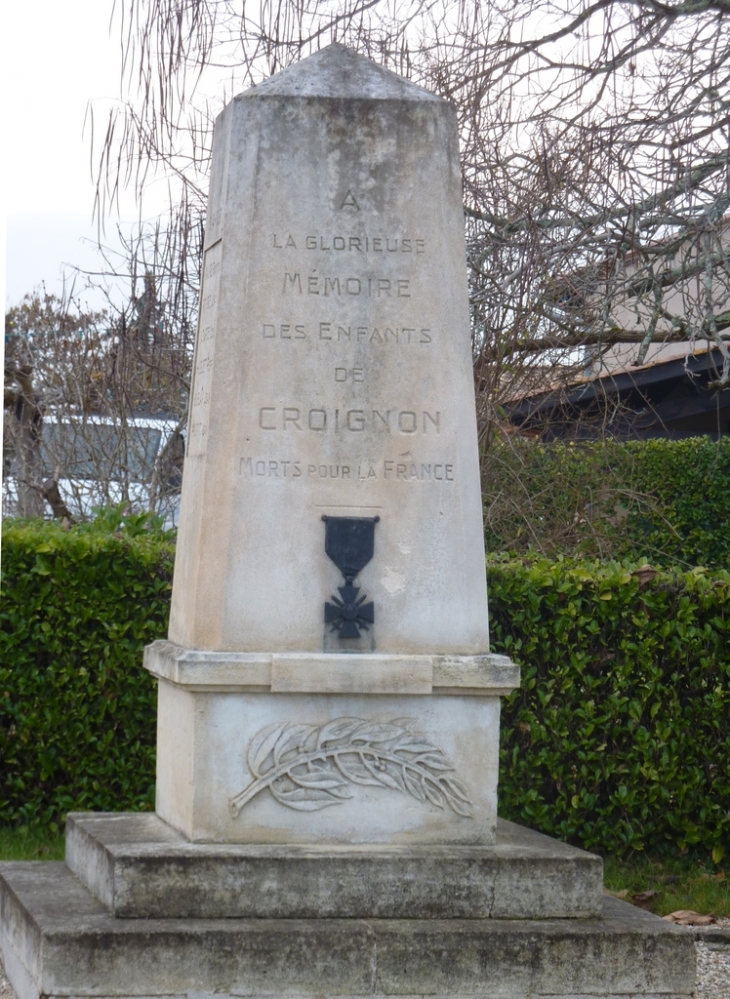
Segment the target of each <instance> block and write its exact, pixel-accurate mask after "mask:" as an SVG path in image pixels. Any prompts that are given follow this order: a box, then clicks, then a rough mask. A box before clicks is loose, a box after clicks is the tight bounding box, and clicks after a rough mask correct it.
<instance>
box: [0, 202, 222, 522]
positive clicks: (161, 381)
mask: <svg viewBox="0 0 730 999" xmlns="http://www.w3.org/2000/svg"><path fill="white" fill-rule="evenodd" d="M201 236H202V227H201V225H200V222H199V220H197V221H196V219H195V218H194V216H193V215H192V214H191V213H190V212H187V210H186V208H185V206H184V205H183V207H182V210H181V211H179V213H178V214H177V215H176V216H174V217H173V219H172V224H171V225H169V226H167V227H165V226H163V225H162V224H161V223H160V222H158V223H156V224H155V225H153V226H151V227H149V228H148V229H146V230H143V231H141V232H138V233H137V234H136V235H135V236H134V237H126V238H123V237H121V236H120V245H119V248H118V250H116V251H115V252H114V253H112V252H111V251H110V250H109V249H107V250H106V251H105V262H104V264H103V265H102V272H103V273H102V275H100V276H97V278H96V279H95V280H97V283H98V285H99V288H101V287H103V285H104V282H105V281H107V278H108V277H110V276H112V275H113V277H114V280H115V281H116V282H117V283H118V281H119V279H120V278H122V277H123V278H124V279H125V280H126V281H127V282H128V285H127V286H128V287H129V288H130V295H129V299H128V300H127V302H126V303H125V304H124V305H123V306H119V305H116V304H115V299H114V297H113V296H112V289H110V288H109V287H108V283H107V290H108V291H109V295H110V297H109V305H108V307H107V308H106V309H104V310H102V311H98V312H94V313H89V312H85V311H84V310H83V309H82V308H81V307H80V305H79V303H78V301H76V300H74V298H73V297H71V298H70V299H69V300H62V299H59V298H57V297H56V296H53V295H48V294H45V293H35V294H32V295H27V296H26V297H25V299H24V301H23V302H22V303H21V304H20V305H19V306H17V307H15V308H13V309H11V310H10V311H9V312H8V313H7V315H6V320H5V338H6V344H7V359H6V364H5V392H4V412H5V421H4V422H5V428H6V434H5V442H4V456H3V457H4V466H5V472H6V478H5V489H4V495H3V506H4V512H5V513H6V514H16V515H20V516H24V517H28V516H43V515H44V513H46V512H47V510H48V509H50V511H51V512H52V513H53V515H54V516H56V517H59V518H65V519H68V520H72V519H73V518H74V517H79V516H81V517H84V516H88V515H89V514H90V513H91V512H92V508H93V507H94V506H104V505H109V504H119V503H124V504H126V505H127V506H128V507H130V508H131V509H133V510H139V511H142V510H146V509H149V510H152V511H158V512H162V513H166V514H170V513H171V512H172V510H173V509H174V507H175V505H176V502H175V494H176V493H179V487H180V477H181V469H182V440H183V436H182V435H183V431H184V426H185V422H186V415H187V400H188V394H189V377H190V366H191V361H192V348H193V340H194V331H195V320H196V314H195V313H196V300H197V290H198V272H197V260H198V259H199V256H200V253H199V246H198V244H199V241H200V238H201ZM181 241H182V243H181ZM99 288H97V290H99ZM117 293H118V288H117ZM44 501H45V503H47V504H48V507H46V505H45V503H44Z"/></svg>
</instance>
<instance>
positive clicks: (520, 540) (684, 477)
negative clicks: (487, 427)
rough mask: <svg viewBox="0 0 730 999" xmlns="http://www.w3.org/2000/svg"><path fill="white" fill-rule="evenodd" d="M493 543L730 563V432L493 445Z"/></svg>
mask: <svg viewBox="0 0 730 999" xmlns="http://www.w3.org/2000/svg"><path fill="white" fill-rule="evenodd" d="M483 472H484V474H483V480H484V506H485V526H486V535H485V537H486V544H487V550H488V551H492V552H502V551H510V552H513V553H514V554H522V553H526V552H529V551H530V550H533V551H537V552H539V553H541V554H543V555H550V556H557V555H559V554H572V555H582V556H588V557H601V558H606V559H610V558H620V559H639V558H641V559H649V560H650V561H652V562H654V563H656V564H659V565H664V566H670V565H677V566H681V567H684V568H687V567H689V566H693V565H704V566H709V567H714V566H719V567H728V566H730V532H728V530H727V526H726V525H727V524H728V522H730V437H722V438H720V440H718V441H712V440H710V439H709V438H707V437H694V438H687V439H686V440H679V441H672V440H649V441H629V442H619V441H610V440H609V441H599V442H595V443H585V444H564V443H552V444H541V443H538V442H536V441H530V440H521V439H518V440H509V441H505V442H501V443H500V442H496V443H494V444H493V445H492V446H491V447H490V448H489V450H488V451H487V453H486V454H485V456H484V459H483Z"/></svg>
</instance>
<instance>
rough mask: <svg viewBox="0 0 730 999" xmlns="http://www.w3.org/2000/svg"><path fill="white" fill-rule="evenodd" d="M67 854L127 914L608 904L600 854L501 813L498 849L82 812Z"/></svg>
mask: <svg viewBox="0 0 730 999" xmlns="http://www.w3.org/2000/svg"><path fill="white" fill-rule="evenodd" d="M66 862H67V864H68V866H69V867H70V868H71V870H72V871H73V872H74V873H75V874H76V875H77V876H78V877H79V878H80V879H81V881H82V882H83V883H84V884H85V885H86V887H87V888H88V889H89V890H90V891H91V892H92V894H93V895H95V896H96V898H98V899H99V900H100V901H102V902H103V903H104V905H106V906H107V907H108V908H109V909H110V910H111V912H113V913H114V914H115V915H117V916H121V917H135V918H139V917H146V918H167V917H191V918H203V919H210V918H218V917H238V918H265V919H276V918H302V919H309V918H312V919H314V918H318V917H319V918H371V917H372V918H380V919H404V918H405V919H489V918H493V919H519V918H525V917H531V918H538V919H545V918H565V917H587V916H597V915H599V914H600V912H601V906H602V884H603V866H602V863H601V860H600V858H599V857H595V856H593V855H592V854H589V853H586V852H585V851H583V850H578V849H575V848H574V847H571V846H567V845H566V844H565V843H560V842H558V841H557V840H553V839H549V838H548V837H547V836H542V835H540V834H539V833H536V832H533V831H532V830H530V829H524V828H523V827H521V826H518V825H515V824H514V823H511V822H505V821H503V820H501V819H500V820H499V822H498V829H497V843H496V844H495V845H494V846H492V847H440V846H434V847H390V846H379V847H378V846H369V847H362V846H359V847H348V846H342V847H332V846H327V847H324V846H322V847H317V846H309V847H296V846H276V845H262V846H247V845H239V844H213V843H209V844H200V843H191V842H189V841H188V840H187V839H185V837H183V836H182V835H181V834H180V833H178V832H176V831H175V830H174V829H173V828H172V827H171V826H169V825H167V823H165V822H163V821H162V820H161V819H160V818H159V817H158V816H157V815H150V814H140V813H118V814H99V813H83V812H81V813H72V814H71V815H69V817H68V824H67V835H66ZM527 884H529V886H530V888H529V891H525V889H524V886H525V885H527Z"/></svg>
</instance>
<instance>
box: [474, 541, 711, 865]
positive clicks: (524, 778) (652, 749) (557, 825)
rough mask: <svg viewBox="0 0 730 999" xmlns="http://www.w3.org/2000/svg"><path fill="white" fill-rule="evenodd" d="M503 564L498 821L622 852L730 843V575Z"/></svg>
mask: <svg viewBox="0 0 730 999" xmlns="http://www.w3.org/2000/svg"><path fill="white" fill-rule="evenodd" d="M650 575H651V573H650V572H643V573H642V572H641V571H638V572H637V571H633V572H632V571H630V569H627V568H626V567H624V566H622V565H619V564H616V563H613V564H610V565H602V564H600V563H598V562H593V563H591V562H580V561H569V560H562V559H561V560H559V561H557V562H548V561H546V560H522V561H499V560H497V561H496V562H494V563H493V564H492V565H491V566H490V568H489V581H490V625H491V635H492V647H493V649H494V650H495V651H499V652H502V653H506V654H507V655H510V656H511V657H512V658H514V659H515V660H516V661H517V662H519V663H520V664H521V665H522V685H521V687H520V689H519V690H518V691H515V692H514V693H513V694H512V695H511V696H510V697H508V698H506V700H505V702H504V705H503V713H502V749H501V772H500V781H501V783H500V814H502V815H503V816H504V817H505V818H511V819H513V820H515V821H518V822H522V823H525V824H527V825H529V826H532V827H533V828H536V829H540V830H542V831H543V832H545V833H548V834H550V835H553V836H557V837H558V838H560V839H563V840H568V841H571V842H574V843H578V844H581V845H583V846H585V847H587V848H595V849H600V850H603V851H608V852H611V853H618V852H621V851H628V850H650V851H654V852H658V853H661V852H667V851H668V852H676V851H677V850H680V851H681V850H685V849H689V848H691V847H696V846H699V847H701V848H702V849H704V850H707V851H709V853H710V854H712V856H713V858H714V859H715V861H716V862H719V860H720V859H722V855H723V851H724V850H726V849H728V847H729V846H730V808H729V803H730V648H729V642H728V637H729V635H730V613H729V611H730V575H728V573H726V572H717V573H715V574H713V575H710V574H709V573H707V572H706V571H705V570H703V569H696V570H694V571H692V572H685V573H681V572H677V571H667V572H660V573H658V574H656V575H655V576H654V578H651V579H649V578H648V577H649V576H650Z"/></svg>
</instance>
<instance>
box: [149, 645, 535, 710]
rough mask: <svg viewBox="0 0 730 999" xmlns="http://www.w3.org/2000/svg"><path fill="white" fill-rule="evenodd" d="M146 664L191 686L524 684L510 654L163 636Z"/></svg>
mask: <svg viewBox="0 0 730 999" xmlns="http://www.w3.org/2000/svg"><path fill="white" fill-rule="evenodd" d="M144 665H145V668H146V669H148V670H149V671H150V673H152V674H153V676H156V677H157V678H158V679H160V680H169V681H170V682H171V683H176V684H178V685H179V686H181V687H185V688H186V689H187V690H200V691H208V692H214V691H216V690H218V691H229V692H234V691H236V692H237V691H240V692H249V693H251V692H258V693H274V694H299V693H311V692H316V693H323V694H386V693H389V694H431V693H437V694H443V693H453V694H471V695H474V696H481V697H496V696H500V697H501V696H503V695H505V694H509V693H511V692H512V691H513V690H514V689H515V688H516V687H519V684H520V667H519V666H518V665H517V664H516V663H513V662H512V660H511V659H508V658H507V656H500V655H495V654H494V653H490V654H488V655H483V656H427V655H425V654H424V655H418V656H397V655H378V654H374V653H359V654H358V655H357V659H355V660H353V658H352V655H345V654H342V655H337V654H333V653H319V654H316V653H301V652H289V653H286V652H284V653H282V652H279V653H277V652H268V653H267V652H208V651H205V650H201V649H184V648H181V647H180V646H179V645H175V643H174V642H168V641H164V640H160V641H157V642H153V643H152V644H151V645H148V646H147V647H146V649H145V653H144Z"/></svg>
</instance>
